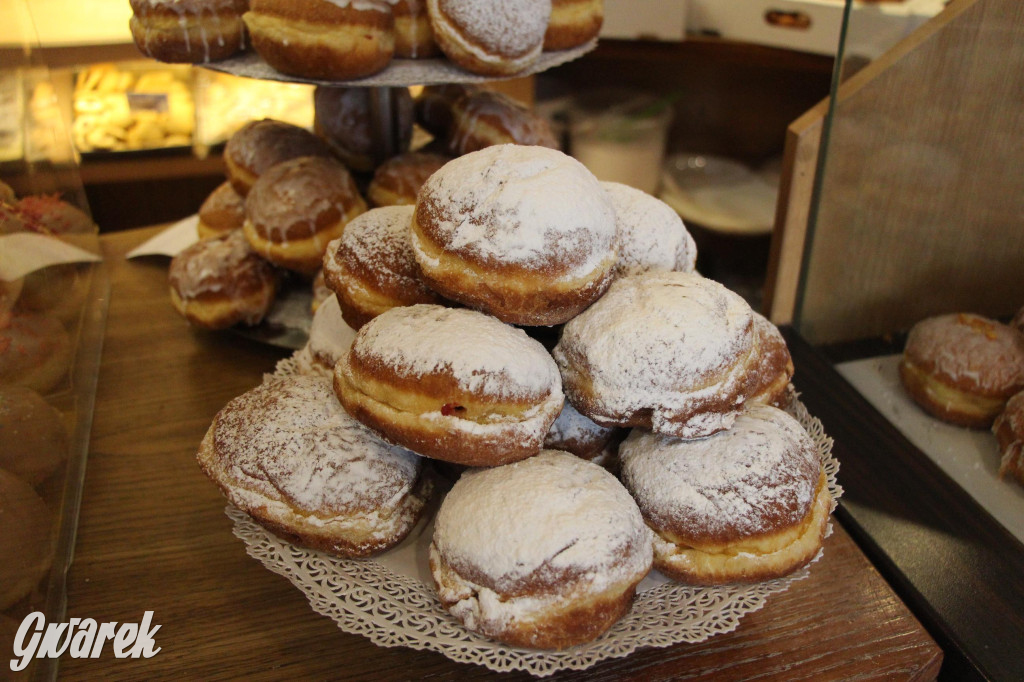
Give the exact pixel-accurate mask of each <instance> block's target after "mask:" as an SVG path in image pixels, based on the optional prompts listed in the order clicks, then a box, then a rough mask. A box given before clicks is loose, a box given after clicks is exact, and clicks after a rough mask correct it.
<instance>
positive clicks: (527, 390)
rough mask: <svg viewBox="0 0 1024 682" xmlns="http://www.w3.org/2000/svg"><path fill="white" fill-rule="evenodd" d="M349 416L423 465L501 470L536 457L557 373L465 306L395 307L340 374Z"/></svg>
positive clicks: (543, 356) (545, 358) (555, 399)
mask: <svg viewBox="0 0 1024 682" xmlns="http://www.w3.org/2000/svg"><path fill="white" fill-rule="evenodd" d="M334 389H335V392H336V393H337V394H338V397H339V399H340V400H341V404H342V405H344V406H345V409H346V410H348V413H349V414H351V415H352V416H353V417H355V418H356V419H358V420H359V421H361V422H363V423H364V424H366V425H367V426H369V427H370V428H372V429H373V430H375V431H377V432H378V433H380V434H382V435H383V437H384V438H385V439H387V440H389V441H391V442H393V443H397V444H399V445H402V446H404V447H407V448H409V449H410V450H412V451H414V452H418V453H419V454H421V455H424V456H426V457H431V458H433V459H439V460H443V461H446V462H453V463H455V464H467V465H470V466H497V465H499V464H507V463H509V462H514V461H517V460H521V459H524V458H526V457H531V456H533V455H535V454H537V452H539V451H540V449H541V446H542V445H543V443H544V435H545V434H546V433H547V431H548V429H549V428H550V426H551V423H552V422H553V421H554V420H555V418H556V417H557V416H558V413H559V411H561V409H562V402H563V399H562V388H561V382H560V381H559V378H558V368H557V367H555V363H554V362H553V361H552V360H551V356H550V355H548V353H547V351H545V350H544V347H543V346H541V345H540V344H539V343H537V342H536V341H534V340H533V339H531V338H529V337H528V336H526V334H525V333H524V332H523V331H522V330H519V329H515V328H513V327H510V326H508V325H505V324H502V323H501V322H500V321H498V320H496V319H494V318H493V317H490V316H489V315H484V314H483V313H479V312H476V311H474V310H467V309H464V308H445V307H443V306H439V305H429V304H418V305H413V306H405V307H401V308H392V309H391V310H388V311H387V312H385V313H382V314H381V315H378V316H377V317H375V318H373V319H372V320H370V321H369V322H368V323H366V324H365V325H363V327H362V328H361V329H360V330H359V333H358V334H356V340H355V341H354V342H353V344H352V349H351V350H350V351H349V353H348V355H347V356H346V357H345V358H344V359H343V360H342V361H341V362H339V363H338V364H337V365H336V366H335V368H334Z"/></svg>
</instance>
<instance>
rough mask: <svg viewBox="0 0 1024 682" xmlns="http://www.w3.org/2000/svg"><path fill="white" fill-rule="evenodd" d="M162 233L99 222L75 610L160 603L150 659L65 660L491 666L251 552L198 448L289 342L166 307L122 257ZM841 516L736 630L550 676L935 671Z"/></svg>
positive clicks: (311, 671) (85, 666)
mask: <svg viewBox="0 0 1024 682" xmlns="http://www.w3.org/2000/svg"><path fill="white" fill-rule="evenodd" d="M153 234H154V229H146V230H135V231H130V232H123V233H115V234H111V235H107V236H104V237H103V240H102V241H103V246H104V252H105V256H106V259H107V262H108V263H109V267H110V273H111V282H112V287H111V302H110V309H109V316H108V321H107V332H106V338H105V345H104V349H103V360H102V365H101V369H100V377H99V388H98V393H97V398H96V412H95V417H94V424H93V431H92V443H91V450H90V455H89V462H88V468H87V474H86V479H85V489H84V496H83V502H82V510H81V520H80V524H79V531H78V544H77V550H76V554H75V561H74V564H73V566H72V569H71V572H70V576H69V585H68V617H69V618H72V617H78V618H86V617H88V618H94V619H96V620H97V621H101V622H102V621H118V622H125V621H127V622H139V621H140V620H141V618H142V616H143V613H144V612H145V611H147V610H151V611H154V612H155V615H154V618H153V621H154V622H155V623H158V624H160V625H161V628H160V630H159V631H158V632H157V633H156V636H155V639H156V642H157V645H158V646H160V647H161V648H162V650H161V651H160V653H159V654H157V655H156V656H155V657H153V658H150V659H137V660H132V659H116V658H114V657H113V656H112V655H109V653H108V655H106V656H103V657H101V658H99V659H71V658H65V659H64V660H63V661H62V662H61V669H60V674H61V677H63V678H67V679H80V678H81V679H84V678H89V679H100V678H105V679H112V678H120V679H154V678H164V677H175V678H186V679H205V680H211V679H227V678H242V677H244V678H246V679H308V678H348V679H357V678H372V679H375V680H376V679H393V680H406V679H414V678H415V679H451V678H455V677H458V678H461V679H482V678H490V677H494V676H496V675H495V674H494V673H492V672H490V671H489V670H487V669H485V668H483V667H478V666H473V665H465V664H457V663H454V662H452V661H450V660H449V659H447V658H446V657H444V656H442V655H440V654H436V653H430V652H422V651H413V650H411V649H404V648H391V649H387V648H380V647H377V646H375V645H373V644H372V643H370V641H369V640H367V639H365V638H363V637H360V636H357V635H350V634H346V633H344V632H342V631H341V630H339V629H338V628H337V627H336V625H335V624H334V622H333V621H331V620H329V619H327V618H324V617H322V616H319V615H317V614H316V613H314V612H313V611H312V609H311V608H310V607H309V605H308V604H307V603H306V601H305V598H304V597H303V595H302V594H301V593H300V592H299V590H297V589H296V588H294V587H293V586H292V585H291V584H290V583H289V582H288V581H286V580H285V579H284V578H281V577H279V576H277V575H274V574H272V573H270V572H269V571H267V570H266V569H264V568H263V566H262V565H261V564H259V563H258V562H257V561H255V560H253V559H251V558H249V557H248V556H247V555H246V553H245V548H244V546H243V544H242V542H241V541H240V540H238V539H237V538H235V537H234V536H233V535H232V533H231V523H230V521H229V520H228V518H227V517H226V516H225V514H224V507H225V501H224V499H223V498H222V497H221V495H220V493H219V491H218V490H217V489H216V488H215V487H214V486H213V484H211V483H210V482H209V481H208V480H207V479H206V478H205V477H204V476H203V474H202V473H201V472H200V470H199V467H198V466H197V465H196V463H195V459H194V453H195V451H196V448H197V446H198V444H199V441H200V439H201V437H202V435H203V433H204V432H205V431H206V429H207V427H208V426H209V424H210V421H211V420H212V418H213V416H214V414H215V413H216V412H217V411H218V410H219V409H220V408H221V407H222V406H223V405H224V404H225V403H226V402H227V401H228V400H229V399H231V398H232V397H234V396H236V395H238V394H240V393H242V392H244V391H246V390H248V389H250V388H252V387H253V386H255V385H256V384H258V383H259V381H260V378H261V375H262V374H263V373H264V372H268V371H270V370H272V369H273V367H274V364H275V362H276V361H277V360H278V359H280V358H281V357H282V356H283V354H284V353H283V352H282V351H280V350H277V349H274V348H270V347H267V346H262V345H258V344H256V343H253V342H250V341H247V340H245V339H242V338H239V337H237V336H235V335H233V334H231V333H224V332H222V333H206V332H200V331H196V330H193V329H191V328H189V327H188V326H187V325H186V323H185V322H184V321H183V320H182V319H181V318H179V317H178V315H177V314H176V313H175V312H174V310H173V309H172V308H171V305H170V302H169V299H168V295H167V289H166V278H167V261H166V259H146V260H141V261H138V260H136V261H131V262H129V261H125V260H124V254H125V253H126V252H127V251H128V250H130V249H131V248H132V247H134V246H136V245H137V244H139V243H141V242H142V241H143V240H144V239H146V238H148V237H150V236H152V235H153ZM841 478H842V476H841V471H840V480H841ZM834 525H835V532H834V533H833V534H832V536H831V537H830V538H829V539H828V540H827V542H826V546H825V555H824V557H823V558H822V559H821V560H820V561H819V562H818V563H817V564H815V565H814V566H813V567H812V569H811V572H810V577H809V578H808V579H806V580H802V581H799V582H797V583H795V584H794V585H793V586H792V587H791V588H790V589H789V590H788V591H787V592H785V593H782V594H777V595H773V596H772V597H770V598H769V600H768V603H767V605H766V606H765V607H764V608H763V609H762V610H760V611H757V612H755V613H753V614H750V615H748V616H747V617H745V618H744V619H743V620H742V622H741V624H740V627H739V628H738V629H737V630H736V631H734V632H732V633H730V634H726V635H719V636H716V637H713V638H711V639H709V640H707V641H706V642H704V643H701V644H696V645H694V644H681V645H677V646H673V647H670V648H666V649H644V650H641V651H639V652H636V653H634V654H633V655H631V656H628V657H626V658H622V659H616V660H607V661H604V662H602V663H600V664H598V665H596V666H594V667H593V668H591V669H590V670H587V671H585V672H577V673H565V674H561V675H557V676H556V678H557V679H579V680H582V679H586V680H613V679H614V680H620V679H643V680H668V679H673V680H678V679H683V678H700V679H715V680H724V679H750V678H753V677H757V678H758V679H785V680H794V679H815V680H818V679H826V678H851V677H858V678H871V677H876V678H885V679H915V680H917V679H931V678H934V677H935V675H936V674H937V672H938V670H939V666H940V662H941V659H942V652H941V650H940V649H939V647H938V646H937V645H936V644H935V642H934V641H933V640H932V639H931V637H929V635H928V634H927V632H926V631H925V630H924V629H923V628H922V626H921V625H920V623H919V622H918V621H917V620H916V619H915V618H914V617H913V615H912V614H911V613H910V612H909V610H908V609H907V607H906V606H905V605H904V604H903V603H902V602H901V601H900V599H899V598H898V597H897V596H896V595H895V594H894V593H893V591H892V590H891V589H890V588H889V586H888V585H887V584H886V582H885V581H884V580H883V579H882V578H881V576H880V575H879V574H878V572H876V571H875V569H874V568H873V567H872V565H871V564H870V563H869V562H868V560H867V559H866V558H865V556H864V555H863V554H862V553H861V551H860V550H859V549H858V548H857V546H856V545H855V544H854V543H853V541H852V540H851V539H850V537H849V536H848V535H847V533H846V532H845V531H844V530H843V528H842V527H841V526H839V524H834ZM108 651H109V650H108ZM503 677H504V678H507V679H524V678H526V677H527V675H525V674H507V675H504V676H503Z"/></svg>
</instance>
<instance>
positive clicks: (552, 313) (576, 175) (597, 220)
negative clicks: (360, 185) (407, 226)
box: [412, 144, 618, 325]
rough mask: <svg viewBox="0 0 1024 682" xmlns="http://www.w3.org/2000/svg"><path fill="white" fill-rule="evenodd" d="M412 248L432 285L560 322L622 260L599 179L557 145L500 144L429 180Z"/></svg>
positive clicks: (490, 309) (515, 315)
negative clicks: (619, 257) (546, 146)
mask: <svg viewBox="0 0 1024 682" xmlns="http://www.w3.org/2000/svg"><path fill="white" fill-rule="evenodd" d="M412 246H413V251H414V253H415V254H416V260H417V262H418V263H419V265H420V269H421V270H422V272H423V278H424V280H425V281H426V282H427V285H428V286H430V287H431V288H432V289H434V290H435V291H437V292H438V293H440V294H442V295H443V296H446V297H447V298H450V299H452V300H455V301H458V302H460V303H463V304H465V305H467V306H470V307H472V308H476V309H478V310H482V311H484V312H487V313H490V314H492V315H494V316H495V317H497V318H499V319H501V320H503V321H505V322H510V323H513V324H523V325H554V324H561V323H563V322H565V321H566V320H569V319H571V318H572V317H574V316H575V315H577V314H578V313H579V312H580V311H582V310H583V309H584V308H586V307H587V306H588V305H590V304H591V303H593V302H594V301H595V300H597V299H598V298H599V297H600V296H601V294H603V293H604V291H605V289H607V288H608V284H609V282H611V273H612V268H613V267H614V266H615V261H616V260H617V258H618V250H617V244H616V233H615V213H614V210H613V209H612V206H611V202H610V201H609V199H608V195H607V193H606V192H605V191H604V190H603V189H601V185H600V183H599V182H598V181H597V178H595V177H594V176H593V174H592V173H591V172H590V171H588V170H587V169H586V167H584V166H583V164H581V163H580V162H578V161H576V160H575V159H573V158H572V157H570V156H567V155H565V154H563V153H562V152H559V151H557V150H554V149H547V148H545V147H525V146H520V145H511V144H506V145H497V146H494V147H487V148H485V149H481V150H480V151H478V152H473V153H471V154H467V155H466V156H462V157H459V158H457V159H454V160H452V161H449V162H448V163H447V164H445V166H444V167H443V168H441V170H439V171H437V172H436V173H434V174H433V175H432V176H430V178H429V179H428V180H427V182H426V183H424V185H423V187H422V189H421V190H420V194H419V198H418V199H417V202H416V213H415V215H414V219H413V223H412Z"/></svg>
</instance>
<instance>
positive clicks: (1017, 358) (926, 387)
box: [899, 313, 1024, 429]
mask: <svg viewBox="0 0 1024 682" xmlns="http://www.w3.org/2000/svg"><path fill="white" fill-rule="evenodd" d="M899 371H900V382H901V383H902V385H903V387H904V388H905V389H906V391H907V393H908V394H909V395H910V397H911V398H913V399H914V401H915V402H916V403H917V404H918V405H920V406H921V408H922V409H924V410H925V411H926V412H928V413H929V414H931V415H933V416H935V417H937V418H939V419H941V420H943V421H946V422H949V423H951V424H958V425H960V426H967V427H971V428H976V429H987V428H989V427H990V426H991V425H992V421H993V420H994V419H995V418H996V416H997V415H998V414H999V413H1000V412H1001V411H1002V410H1003V407H1004V406H1005V405H1006V401H1007V400H1009V399H1010V397H1011V396H1013V395H1014V394H1015V393H1017V392H1018V391H1020V390H1022V389H1024V334H1022V333H1021V332H1019V331H1017V330H1016V329H1014V328H1013V327H1010V326H1007V325H1004V324H1000V323H999V322H996V321H995V320H990V319H988V318H986V317H982V316H980V315H974V314H971V313H954V314H950V315H939V316H936V317H929V318H927V319H924V320H921V321H920V322H918V323H917V324H915V325H914V326H913V327H912V328H911V330H910V334H909V335H908V336H907V343H906V346H904V349H903V358H902V360H901V361H900V370H899Z"/></svg>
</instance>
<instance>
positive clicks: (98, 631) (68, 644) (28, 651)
mask: <svg viewBox="0 0 1024 682" xmlns="http://www.w3.org/2000/svg"><path fill="white" fill-rule="evenodd" d="M152 622H153V612H152V611H146V613H145V615H144V616H143V617H142V623H141V624H139V623H122V624H121V626H120V627H118V625H117V623H116V622H113V623H97V622H96V621H95V620H93V619H92V618H72V619H71V620H70V621H69V622H67V623H50V624H49V625H47V623H46V616H44V615H43V614H42V612H41V611H36V612H34V613H30V614H28V615H27V616H25V620H23V621H21V627H19V628H18V634H17V636H16V637H15V638H14V655H15V656H17V657H18V658H12V659H11V670H13V671H15V672H19V671H22V670H24V669H25V668H26V667H27V666H28V664H29V661H31V660H32V659H33V658H60V657H61V656H62V655H64V653H65V652H67V653H68V655H69V656H71V658H99V657H100V655H101V654H102V653H103V649H104V647H105V645H106V644H107V642H108V641H109V642H110V643H111V647H112V648H113V651H114V656H115V657H117V658H140V657H141V658H152V657H153V656H156V655H157V654H158V653H160V647H158V646H156V641H155V640H154V639H153V635H155V634H156V633H157V630H159V629H160V628H161V627H162V626H160V625H157V626H155V627H151V626H152Z"/></svg>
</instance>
